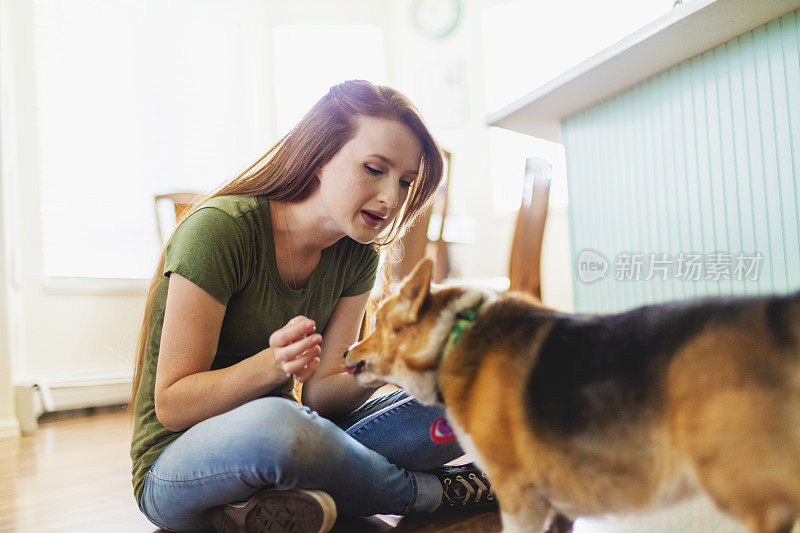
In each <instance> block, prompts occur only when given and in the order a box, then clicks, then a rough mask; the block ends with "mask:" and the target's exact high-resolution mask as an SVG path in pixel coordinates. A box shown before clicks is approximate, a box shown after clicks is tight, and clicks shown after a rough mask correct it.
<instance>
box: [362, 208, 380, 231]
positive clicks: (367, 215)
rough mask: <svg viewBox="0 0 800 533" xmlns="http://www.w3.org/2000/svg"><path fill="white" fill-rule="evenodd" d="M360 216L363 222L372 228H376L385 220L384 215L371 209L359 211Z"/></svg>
mask: <svg viewBox="0 0 800 533" xmlns="http://www.w3.org/2000/svg"><path fill="white" fill-rule="evenodd" d="M361 218H362V219H364V222H365V223H366V224H367V225H368V226H370V227H373V228H377V227H379V226H380V225H381V223H382V222H383V221H384V220H386V217H381V216H379V215H377V214H375V213H372V212H371V211H364V210H362V211H361Z"/></svg>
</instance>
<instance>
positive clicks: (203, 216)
mask: <svg viewBox="0 0 800 533" xmlns="http://www.w3.org/2000/svg"><path fill="white" fill-rule="evenodd" d="M247 249H248V247H247V246H245V239H244V237H243V235H242V231H241V229H240V228H239V226H238V225H237V224H236V221H235V220H234V218H233V217H232V216H230V215H229V214H227V213H225V212H224V211H222V210H219V209H216V208H213V207H204V208H200V209H198V210H197V211H195V212H194V213H192V214H191V215H189V217H188V218H186V219H185V220H184V221H183V222H181V224H180V225H179V226H178V227H177V228H176V229H175V232H174V233H173V235H172V238H171V239H170V241H169V244H168V245H167V251H166V258H165V261H164V271H163V274H164V276H166V277H169V275H170V273H171V272H177V273H178V274H179V275H180V276H183V277H184V278H186V279H188V280H189V281H191V282H192V283H194V284H195V285H197V286H199V287H200V288H202V289H203V290H205V291H206V292H207V293H209V294H210V295H211V296H213V297H214V298H215V299H216V300H217V301H219V302H220V303H222V304H223V305H227V304H228V300H229V299H230V297H231V295H233V294H234V293H235V292H238V291H239V290H240V287H242V286H243V283H244V281H245V268H244V265H247V264H248V262H247V257H246V252H245V251H246V250H247Z"/></svg>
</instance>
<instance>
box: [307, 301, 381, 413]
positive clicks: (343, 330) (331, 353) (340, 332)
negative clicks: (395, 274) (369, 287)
mask: <svg viewBox="0 0 800 533" xmlns="http://www.w3.org/2000/svg"><path fill="white" fill-rule="evenodd" d="M368 299H369V293H368V292H367V293H364V294H361V295H359V296H346V297H342V298H339V302H338V303H337V304H336V307H335V308H334V310H333V314H332V315H331V318H330V319H329V320H328V325H327V326H326V328H325V335H324V337H323V339H322V345H321V347H322V352H321V353H320V356H319V357H320V363H319V368H317V371H316V372H315V373H314V375H312V376H311V377H310V378H308V380H306V382H305V383H303V404H304V405H307V406H309V407H310V408H311V409H313V410H315V411H317V412H318V413H319V414H321V415H322V416H325V417H328V418H331V417H335V416H338V415H343V414H347V413H349V412H350V411H352V410H353V409H355V408H356V407H358V406H359V405H361V404H362V403H364V402H365V401H367V399H368V398H369V397H370V396H371V395H372V393H373V392H375V391H376V390H377V389H378V387H374V388H363V387H361V386H360V385H359V384H358V383H357V382H356V379H355V376H353V375H351V374H348V373H347V372H345V371H344V359H343V358H342V356H343V355H344V352H345V351H346V350H347V349H348V348H349V347H350V346H351V345H352V344H353V343H354V342H355V341H356V340H357V339H358V331H359V329H360V327H361V319H362V318H363V317H364V310H365V309H366V307H367V300H368Z"/></svg>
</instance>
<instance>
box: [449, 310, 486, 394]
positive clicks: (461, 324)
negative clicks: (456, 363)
mask: <svg viewBox="0 0 800 533" xmlns="http://www.w3.org/2000/svg"><path fill="white" fill-rule="evenodd" d="M488 303H489V302H487V301H486V300H485V299H484V298H481V300H480V301H478V302H477V303H476V304H475V305H473V306H472V307H468V308H466V309H463V310H461V311H459V312H458V313H456V319H455V321H454V322H453V326H452V328H451V329H450V333H449V334H448V336H447V340H446V341H445V343H444V346H443V347H442V350H441V351H440V352H439V359H438V361H437V367H438V366H441V364H442V361H443V360H444V358H445V357H447V355H448V354H449V353H450V352H451V351H452V350H453V347H454V346H455V345H456V343H458V340H459V339H460V338H461V335H462V334H463V333H464V332H465V331H466V330H467V329H469V327H470V326H471V325H472V323H473V322H475V318H476V317H477V316H478V314H480V312H481V311H482V310H483V307H485V306H486V304H488ZM436 396H437V397H438V398H439V401H442V392H441V388H440V387H439V379H438V377H437V379H436Z"/></svg>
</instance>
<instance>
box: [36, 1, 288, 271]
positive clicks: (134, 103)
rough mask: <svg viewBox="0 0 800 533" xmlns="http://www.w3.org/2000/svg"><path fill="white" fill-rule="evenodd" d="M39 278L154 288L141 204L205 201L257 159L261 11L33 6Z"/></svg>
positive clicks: (152, 249)
mask: <svg viewBox="0 0 800 533" xmlns="http://www.w3.org/2000/svg"><path fill="white" fill-rule="evenodd" d="M35 18H36V26H35V30H34V31H35V54H36V67H35V68H36V71H35V76H36V89H37V94H36V102H37V115H38V134H39V161H40V176H41V181H40V194H41V216H42V239H43V261H44V274H45V276H47V277H51V278H54V277H75V278H123V279H124V278H128V279H146V278H149V277H150V276H152V274H153V272H154V268H155V266H156V261H157V258H158V253H159V250H160V247H159V246H160V245H159V242H158V234H157V228H156V223H155V214H154V213H155V210H154V204H153V196H154V195H155V194H158V193H163V192H172V191H176V190H186V189H188V190H200V191H206V190H209V189H212V188H214V187H216V186H218V185H220V184H221V183H223V182H225V181H228V180H230V179H231V178H233V177H235V176H236V175H238V174H239V173H240V172H241V171H243V170H244V169H245V168H247V167H248V166H249V165H250V164H251V163H252V162H253V161H255V160H256V159H258V158H259V157H260V156H261V155H262V154H263V153H264V152H266V150H267V149H268V147H269V145H270V142H271V141H272V137H271V136H270V135H269V130H268V120H267V119H268V109H269V107H268V105H269V87H270V83H269V80H268V76H267V74H268V73H267V72H266V65H267V64H268V62H267V56H266V54H267V53H268V44H269V43H268V27H267V24H268V18H267V13H266V8H265V6H264V3H263V2H261V1H259V0H240V1H237V2H228V1H225V0H207V1H205V2H202V3H198V2H195V1H194V0H171V1H170V2H162V1H157V0H138V1H124V0H121V1H115V2H106V1H104V0H70V1H67V0H36V3H35Z"/></svg>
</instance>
